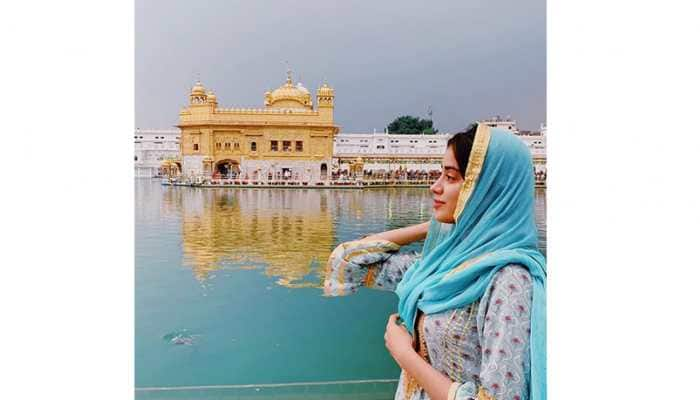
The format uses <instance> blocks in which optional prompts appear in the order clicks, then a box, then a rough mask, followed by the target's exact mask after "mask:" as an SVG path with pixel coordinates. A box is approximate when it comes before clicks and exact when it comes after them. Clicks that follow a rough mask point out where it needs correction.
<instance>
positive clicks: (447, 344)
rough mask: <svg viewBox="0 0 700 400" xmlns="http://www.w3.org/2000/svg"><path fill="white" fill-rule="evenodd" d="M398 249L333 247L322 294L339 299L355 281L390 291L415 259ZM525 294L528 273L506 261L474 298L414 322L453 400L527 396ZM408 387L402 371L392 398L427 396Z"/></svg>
mask: <svg viewBox="0 0 700 400" xmlns="http://www.w3.org/2000/svg"><path fill="white" fill-rule="evenodd" d="M398 250H399V246H398V245H396V244H394V243H391V242H387V241H368V240H360V241H353V242H346V243H343V244H341V245H339V246H338V247H337V248H336V249H335V250H334V251H333V253H332V254H331V256H330V258H329V261H328V269H327V271H326V281H325V284H324V289H325V293H326V294H327V295H331V296H342V295H347V294H351V293H355V292H356V291H357V290H358V289H359V288H360V287H361V286H366V287H370V288H376V289H382V290H391V291H393V290H394V289H395V288H396V285H398V283H399V282H400V281H401V278H402V277H403V275H404V273H405V272H406V270H408V268H410V267H411V266H412V265H413V263H414V262H415V261H416V260H417V259H418V258H419V257H420V254H418V253H415V252H410V253H399V252H398ZM531 299H532V282H531V277H530V274H529V272H528V270H527V269H526V268H524V267H521V266H519V265H515V264H512V265H509V266H506V267H504V268H503V269H501V270H500V271H498V272H497V273H496V274H495V275H494V277H493V279H492V280H491V283H490V284H489V287H488V289H487V290H486V292H485V293H484V295H483V296H482V298H481V299H480V300H479V301H476V302H474V303H472V304H470V305H468V306H466V307H462V308H456V309H452V310H448V311H445V312H441V313H437V314H429V315H426V314H421V317H419V321H418V324H417V325H418V326H419V327H420V331H419V335H420V336H422V337H423V338H424V340H425V345H426V347H427V355H428V360H427V361H428V362H429V363H430V364H431V365H432V366H433V367H434V368H435V369H437V370H438V371H440V372H442V373H443V374H445V375H446V376H448V377H449V378H450V379H451V380H452V381H453V382H459V383H460V386H459V388H458V390H457V396H456V398H457V399H498V400H501V399H504V400H505V399H508V400H525V399H527V397H528V384H529V382H527V377H528V376H529V366H530V360H529V354H530V352H529V338H530V308H531ZM413 386H414V385H412V384H411V379H410V377H408V375H407V374H406V373H405V371H402V373H401V376H400V378H399V385H398V388H397V391H396V395H395V399H397V400H399V399H400V400H403V399H410V400H427V399H429V396H428V394H427V393H426V392H425V391H424V390H422V389H420V388H417V389H416V390H413Z"/></svg>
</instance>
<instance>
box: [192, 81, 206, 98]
mask: <svg viewBox="0 0 700 400" xmlns="http://www.w3.org/2000/svg"><path fill="white" fill-rule="evenodd" d="M192 94H201V95H203V94H204V86H202V82H200V81H197V83H195V84H194V86H193V87H192Z"/></svg>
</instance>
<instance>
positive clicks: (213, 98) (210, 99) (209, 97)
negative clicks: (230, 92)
mask: <svg viewBox="0 0 700 400" xmlns="http://www.w3.org/2000/svg"><path fill="white" fill-rule="evenodd" d="M207 101H208V102H210V103H216V95H215V94H214V92H212V91H211V90H210V91H208V92H207Z"/></svg>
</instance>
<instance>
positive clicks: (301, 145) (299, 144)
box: [296, 140, 304, 151]
mask: <svg viewBox="0 0 700 400" xmlns="http://www.w3.org/2000/svg"><path fill="white" fill-rule="evenodd" d="M296 151H304V142H302V141H301V140H297V142H296Z"/></svg>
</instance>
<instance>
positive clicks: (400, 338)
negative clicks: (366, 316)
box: [384, 314, 415, 368]
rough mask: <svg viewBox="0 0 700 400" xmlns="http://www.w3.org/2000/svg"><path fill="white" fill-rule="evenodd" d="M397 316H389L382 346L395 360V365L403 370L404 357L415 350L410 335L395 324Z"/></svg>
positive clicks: (403, 328) (401, 326)
mask: <svg viewBox="0 0 700 400" xmlns="http://www.w3.org/2000/svg"><path fill="white" fill-rule="evenodd" d="M398 316H399V315H398V314H391V315H390V316H389V322H387V324H386V332H385V333H384V344H385V345H386V348H387V350H389V353H390V354H391V356H392V357H394V360H396V363H397V364H399V366H400V367H401V368H404V361H405V360H406V356H408V355H410V354H411V353H413V352H415V350H413V337H411V334H409V333H408V331H407V330H406V328H405V327H404V326H403V324H401V325H399V324H397V323H396V320H397V318H398Z"/></svg>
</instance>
